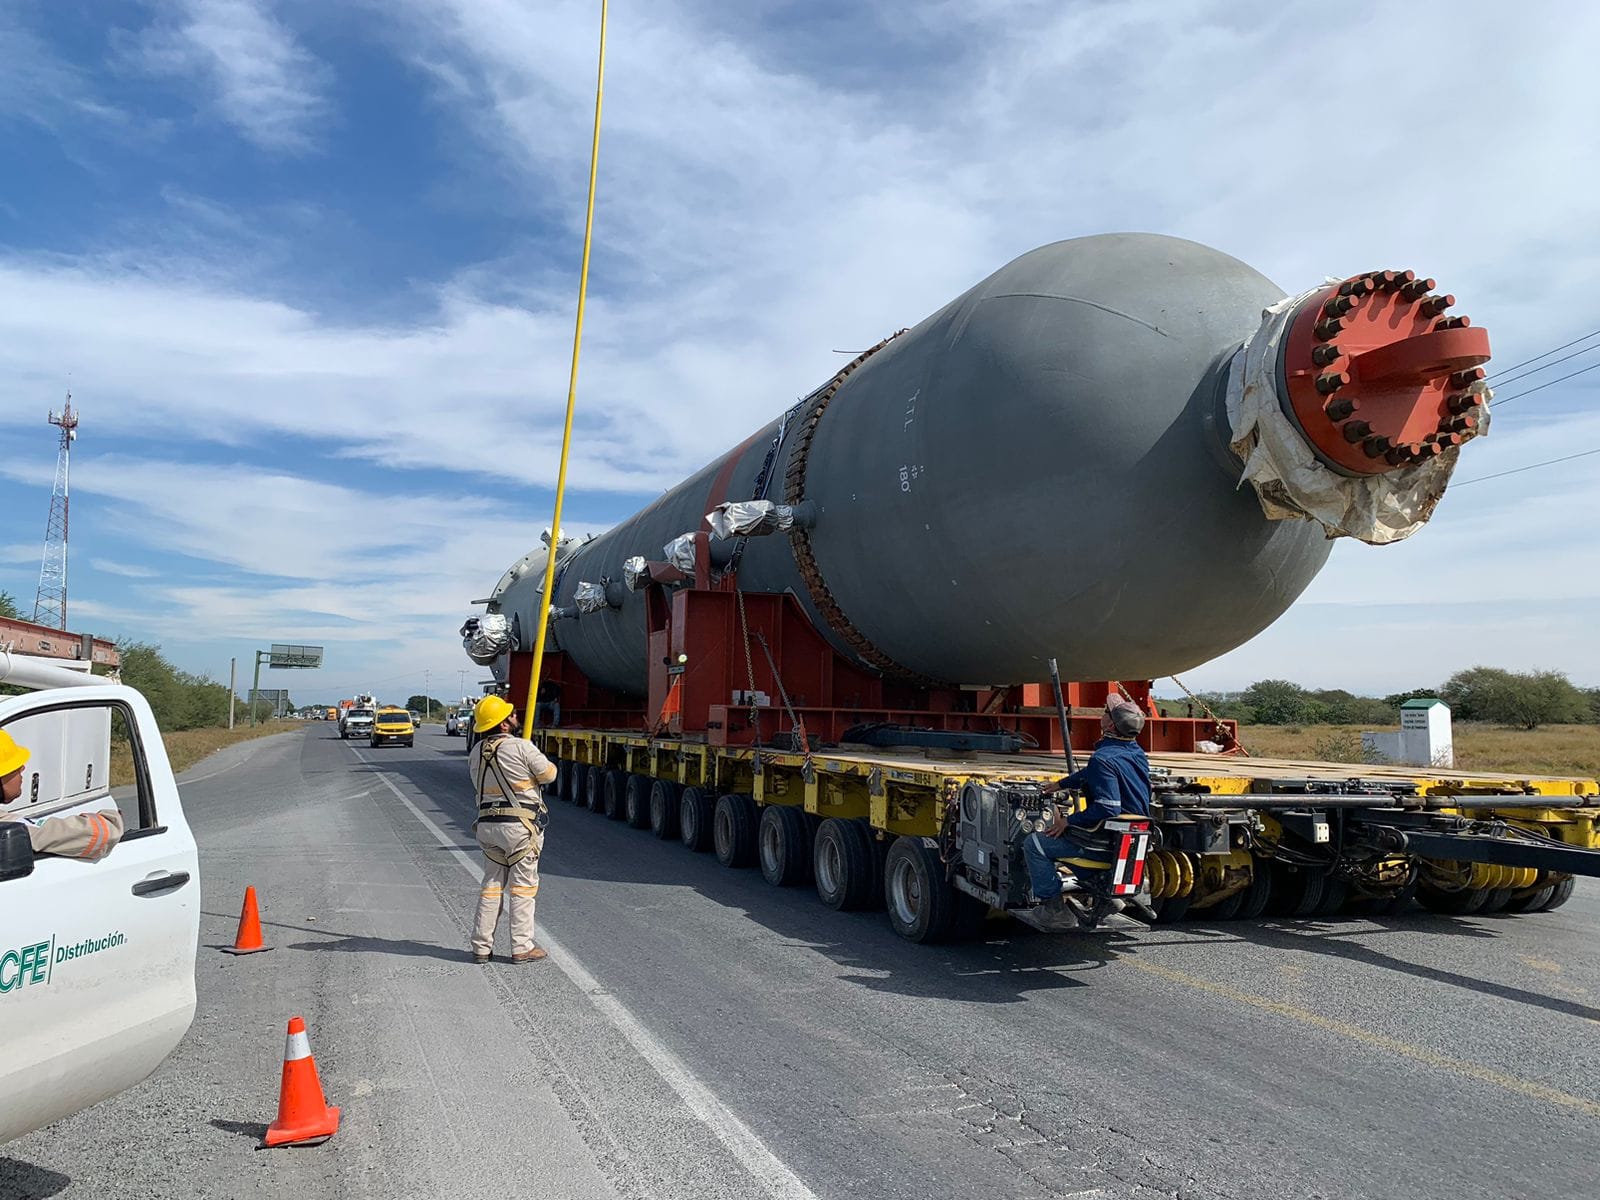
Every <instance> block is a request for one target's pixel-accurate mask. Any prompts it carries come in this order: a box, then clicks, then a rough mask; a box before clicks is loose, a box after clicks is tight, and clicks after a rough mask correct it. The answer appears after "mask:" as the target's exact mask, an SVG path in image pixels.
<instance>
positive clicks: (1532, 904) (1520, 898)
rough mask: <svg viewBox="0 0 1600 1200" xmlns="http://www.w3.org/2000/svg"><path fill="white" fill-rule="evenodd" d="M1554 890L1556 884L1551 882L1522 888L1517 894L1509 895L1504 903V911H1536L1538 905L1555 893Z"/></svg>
mask: <svg viewBox="0 0 1600 1200" xmlns="http://www.w3.org/2000/svg"><path fill="white" fill-rule="evenodd" d="M1555 890H1556V885H1555V884H1553V883H1546V884H1537V883H1536V884H1534V885H1533V887H1531V888H1526V889H1524V890H1523V891H1522V892H1521V893H1520V894H1519V895H1516V896H1513V897H1511V899H1510V900H1509V901H1508V902H1507V903H1506V911H1507V912H1508V913H1527V912H1538V911H1539V906H1540V905H1541V904H1543V903H1544V902H1545V901H1546V900H1548V899H1550V897H1551V896H1553V895H1555Z"/></svg>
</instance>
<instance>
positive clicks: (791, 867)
mask: <svg viewBox="0 0 1600 1200" xmlns="http://www.w3.org/2000/svg"><path fill="white" fill-rule="evenodd" d="M756 845H757V849H758V850H759V858H760V864H761V877H762V878H763V879H765V880H766V881H767V882H768V883H770V884H771V885H772V886H773V887H792V886H793V885H795V884H797V883H805V882H806V881H807V880H809V879H810V878H811V858H812V845H811V823H810V822H809V821H807V820H806V812H805V810H804V809H803V808H798V807H796V806H794V805H792V804H769V805H767V807H766V809H765V810H764V811H763V812H762V814H761V822H760V826H759V828H758V829H757V830H756Z"/></svg>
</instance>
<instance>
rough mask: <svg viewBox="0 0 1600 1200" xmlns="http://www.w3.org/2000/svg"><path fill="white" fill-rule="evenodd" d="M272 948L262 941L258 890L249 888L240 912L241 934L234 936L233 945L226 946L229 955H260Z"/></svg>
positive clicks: (245, 892)
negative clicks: (258, 910)
mask: <svg viewBox="0 0 1600 1200" xmlns="http://www.w3.org/2000/svg"><path fill="white" fill-rule="evenodd" d="M271 949H272V947H271V946H269V945H267V944H266V943H265V942H263V941H262V940H261V914H260V913H258V912H257V911H256V890H255V888H253V887H247V888H245V890H244V907H243V908H242V909H240V910H239V932H238V933H237V934H236V935H234V939H233V945H231V946H224V947H223V950H224V951H225V952H226V953H228V954H259V953H260V952H261V951H263V950H271Z"/></svg>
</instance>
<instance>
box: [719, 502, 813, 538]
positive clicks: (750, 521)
mask: <svg viewBox="0 0 1600 1200" xmlns="http://www.w3.org/2000/svg"><path fill="white" fill-rule="evenodd" d="M706 524H707V525H710V526H711V532H712V533H713V534H715V535H716V536H717V537H719V538H731V537H739V536H746V537H751V536H755V535H758V534H763V533H786V532H787V531H789V530H790V529H793V528H794V509H793V507H791V506H790V505H787V504H777V503H775V502H774V501H771V500H729V501H727V502H726V503H724V504H719V505H717V507H716V509H715V511H713V512H708V513H707V514H706Z"/></svg>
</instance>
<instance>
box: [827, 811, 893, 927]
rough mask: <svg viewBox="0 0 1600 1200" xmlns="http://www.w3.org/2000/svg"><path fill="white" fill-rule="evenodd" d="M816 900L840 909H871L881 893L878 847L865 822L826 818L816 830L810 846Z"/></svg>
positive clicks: (844, 910) (840, 910)
mask: <svg viewBox="0 0 1600 1200" xmlns="http://www.w3.org/2000/svg"><path fill="white" fill-rule="evenodd" d="M811 862H812V875H813V876H814V878H815V879H816V882H817V899H819V900H821V901H822V902H823V903H824V904H826V905H827V906H828V907H829V908H832V909H836V910H838V911H839V912H850V911H853V910H855V909H861V908H870V907H871V906H872V904H873V901H874V900H875V899H876V898H877V897H878V896H880V895H881V894H882V892H883V885H882V882H881V880H880V876H879V870H878V848H877V847H876V846H875V845H873V842H872V831H871V830H870V829H869V828H868V827H867V824H866V822H864V821H859V820H857V821H852V820H848V819H846V818H844V817H829V818H828V819H827V820H826V821H824V822H822V824H821V825H820V826H819V827H818V829H817V839H816V843H815V844H814V845H813V847H812V855H811Z"/></svg>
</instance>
